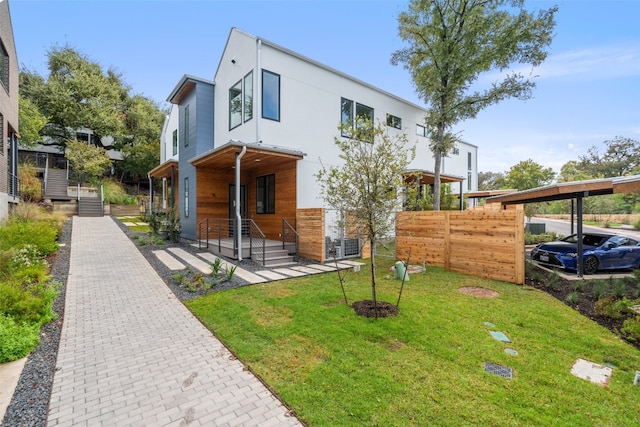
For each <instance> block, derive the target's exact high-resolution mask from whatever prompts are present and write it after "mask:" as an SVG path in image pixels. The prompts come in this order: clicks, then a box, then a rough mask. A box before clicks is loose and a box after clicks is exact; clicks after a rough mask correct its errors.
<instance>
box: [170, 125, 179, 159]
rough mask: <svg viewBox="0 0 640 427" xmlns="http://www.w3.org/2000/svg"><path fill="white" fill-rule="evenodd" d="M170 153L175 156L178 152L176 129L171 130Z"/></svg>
mask: <svg viewBox="0 0 640 427" xmlns="http://www.w3.org/2000/svg"><path fill="white" fill-rule="evenodd" d="M171 152H172V153H173V154H172V155H173V156H175V155H176V154H178V129H175V130H174V131H173V149H172V150H171Z"/></svg>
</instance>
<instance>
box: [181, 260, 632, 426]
mask: <svg viewBox="0 0 640 427" xmlns="http://www.w3.org/2000/svg"><path fill="white" fill-rule="evenodd" d="M390 263H391V261H387V260H382V261H381V262H380V265H379V266H378V271H380V272H384V274H386V273H387V272H386V270H387V269H388V268H389V267H390V265H391V264H390ZM362 271H365V272H366V271H367V269H366V268H363V269H362ZM377 282H378V299H379V300H380V301H387V302H391V303H392V304H395V303H396V301H397V298H398V292H399V289H400V283H401V281H399V280H394V279H386V278H384V276H383V275H382V274H381V276H380V277H379V278H377ZM462 287H477V288H484V289H488V290H492V291H495V292H497V293H498V296H496V297H494V298H479V297H477V296H474V295H469V294H467V293H463V292H460V291H459V289H460V288H462ZM345 289H346V293H347V297H348V299H349V304H351V303H353V302H355V301H360V300H366V299H367V298H369V297H370V292H371V288H370V277H369V276H368V275H367V274H366V273H363V272H360V273H352V272H350V273H348V274H347V276H346V281H345ZM186 304H187V305H188V307H189V308H190V309H191V310H192V311H193V312H194V313H195V314H196V315H197V316H198V317H199V318H200V319H201V320H202V321H203V322H204V323H205V324H206V325H207V326H208V327H209V328H210V329H211V330H212V331H214V332H215V334H216V335H217V336H218V337H219V338H220V339H222V340H223V341H224V342H225V344H226V345H228V346H229V347H230V348H231V349H232V351H233V352H234V353H235V354H236V355H237V356H238V357H239V358H240V359H241V360H242V361H243V362H244V363H246V364H247V365H248V366H249V367H250V368H251V369H252V370H253V371H254V372H255V373H256V374H258V375H259V376H260V377H261V378H263V379H264V380H265V381H266V383H267V384H269V386H270V387H271V388H272V389H273V390H274V391H275V392H276V393H278V394H279V395H280V397H281V398H282V399H283V400H284V401H285V402H286V404H287V405H289V406H290V407H291V408H292V409H293V410H294V411H295V413H296V414H297V415H298V416H299V417H300V418H301V419H302V420H304V421H305V422H306V423H308V425H310V426H325V425H340V426H363V425H385V426H406V425H439V426H445V425H451V426H461V425H518V426H526V425H531V426H534V425H535V426H540V425H563V426H585V425H598V426H637V425H640V412H639V411H638V410H637V408H638V407H640V388H639V387H634V386H633V378H634V374H635V371H636V370H638V369H640V352H639V351H638V350H637V349H635V348H633V347H632V346H630V345H628V344H626V343H624V342H623V341H621V340H620V339H618V338H617V337H615V336H614V335H613V334H611V333H610V332H609V331H608V330H606V329H605V328H603V327H601V326H599V325H597V324H596V323H594V322H593V321H591V320H589V319H586V318H585V317H583V316H581V315H580V314H579V313H578V312H576V311H574V310H572V309H571V308H570V307H567V306H566V305H564V304H562V303H561V302H559V301H557V300H556V299H554V298H552V297H550V296H549V295H547V294H546V293H544V292H541V291H538V290H535V289H533V288H530V287H526V286H518V285H513V284H509V283H503V282H496V281H491V280H486V279H480V278H477V277H473V276H467V275H463V274H457V273H452V272H446V271H444V270H443V269H441V268H436V267H428V268H427V271H426V272H425V273H422V274H415V275H412V276H411V281H410V282H407V283H405V288H404V291H403V295H402V299H401V301H400V312H399V313H398V315H397V316H394V317H388V318H381V319H377V320H376V319H370V318H365V317H361V316H358V315H357V314H356V313H355V312H354V311H353V309H352V308H351V307H350V306H349V305H347V304H345V303H344V299H343V296H342V291H341V289H340V283H339V281H338V277H337V275H336V274H335V273H330V274H320V275H313V276H306V277H303V278H297V279H290V280H284V281H278V282H272V283H267V284H260V285H254V286H249V287H244V288H240V289H234V290H229V291H225V292H218V293H214V294H211V295H208V296H206V297H203V298H197V299H194V300H192V301H189V302H186ZM485 322H490V323H493V324H495V325H496V328H495V329H496V330H499V331H502V332H504V333H505V334H507V335H508V336H509V338H510V339H511V341H512V342H511V343H508V344H507V343H501V342H499V341H497V340H495V339H493V338H492V337H491V335H490V334H489V328H488V327H487V326H486V325H485ZM506 348H513V349H516V350H517V351H518V355H517V356H512V355H509V354H507V353H505V352H504V350H505V349H506ZM578 358H582V359H586V360H590V361H593V362H595V363H602V364H605V363H608V364H612V365H614V366H616V368H615V369H614V371H613V376H612V378H611V381H610V383H609V385H608V386H607V387H600V386H596V385H594V384H591V383H590V382H588V381H583V380H581V379H579V378H576V377H575V376H573V375H572V374H571V372H570V371H571V367H572V366H573V364H574V362H575V360H576V359H578ZM485 362H490V363H494V364H498V365H501V366H507V367H510V368H512V370H513V379H511V380H509V379H505V378H502V377H498V376H495V375H491V374H489V373H487V372H484V370H483V364H484V363H485Z"/></svg>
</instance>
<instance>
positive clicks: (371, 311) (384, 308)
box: [351, 300, 399, 317]
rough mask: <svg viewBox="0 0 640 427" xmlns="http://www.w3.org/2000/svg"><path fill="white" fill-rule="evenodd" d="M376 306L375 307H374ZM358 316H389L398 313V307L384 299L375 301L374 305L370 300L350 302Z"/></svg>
mask: <svg viewBox="0 0 640 427" xmlns="http://www.w3.org/2000/svg"><path fill="white" fill-rule="evenodd" d="M376 306H377V309H376ZM351 308H353V309H354V310H355V312H356V314H357V315H358V316H364V317H391V316H397V315H398V311H399V309H398V307H397V306H395V305H393V304H391V303H389V302H385V301H377V304H376V305H374V304H373V301H371V300H364V301H356V302H354V303H353V304H351Z"/></svg>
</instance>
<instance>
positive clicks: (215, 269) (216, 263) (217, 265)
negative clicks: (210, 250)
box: [211, 258, 222, 276]
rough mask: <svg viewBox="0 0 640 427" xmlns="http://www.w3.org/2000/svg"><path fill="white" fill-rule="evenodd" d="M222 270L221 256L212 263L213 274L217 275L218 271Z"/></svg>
mask: <svg viewBox="0 0 640 427" xmlns="http://www.w3.org/2000/svg"><path fill="white" fill-rule="evenodd" d="M221 270H222V260H221V259H220V258H216V259H215V261H213V262H212V263H211V274H213V275H214V276H217V275H218V273H220V271H221Z"/></svg>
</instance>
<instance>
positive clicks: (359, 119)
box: [340, 98, 373, 138]
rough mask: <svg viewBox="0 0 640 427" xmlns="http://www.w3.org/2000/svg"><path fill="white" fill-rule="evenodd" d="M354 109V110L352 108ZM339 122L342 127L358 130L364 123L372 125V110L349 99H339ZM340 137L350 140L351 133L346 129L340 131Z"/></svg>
mask: <svg viewBox="0 0 640 427" xmlns="http://www.w3.org/2000/svg"><path fill="white" fill-rule="evenodd" d="M354 107H355V108H354ZM340 122H341V123H342V124H343V125H344V126H353V125H354V124H355V126H356V128H358V129H360V128H362V126H363V125H364V123H366V122H368V123H369V125H372V124H373V108H371V107H368V106H366V105H364V104H360V103H357V102H353V101H352V100H350V99H346V98H341V99H340ZM342 136H344V137H347V138H350V137H351V133H350V132H348V131H347V130H346V129H343V130H342Z"/></svg>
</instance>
